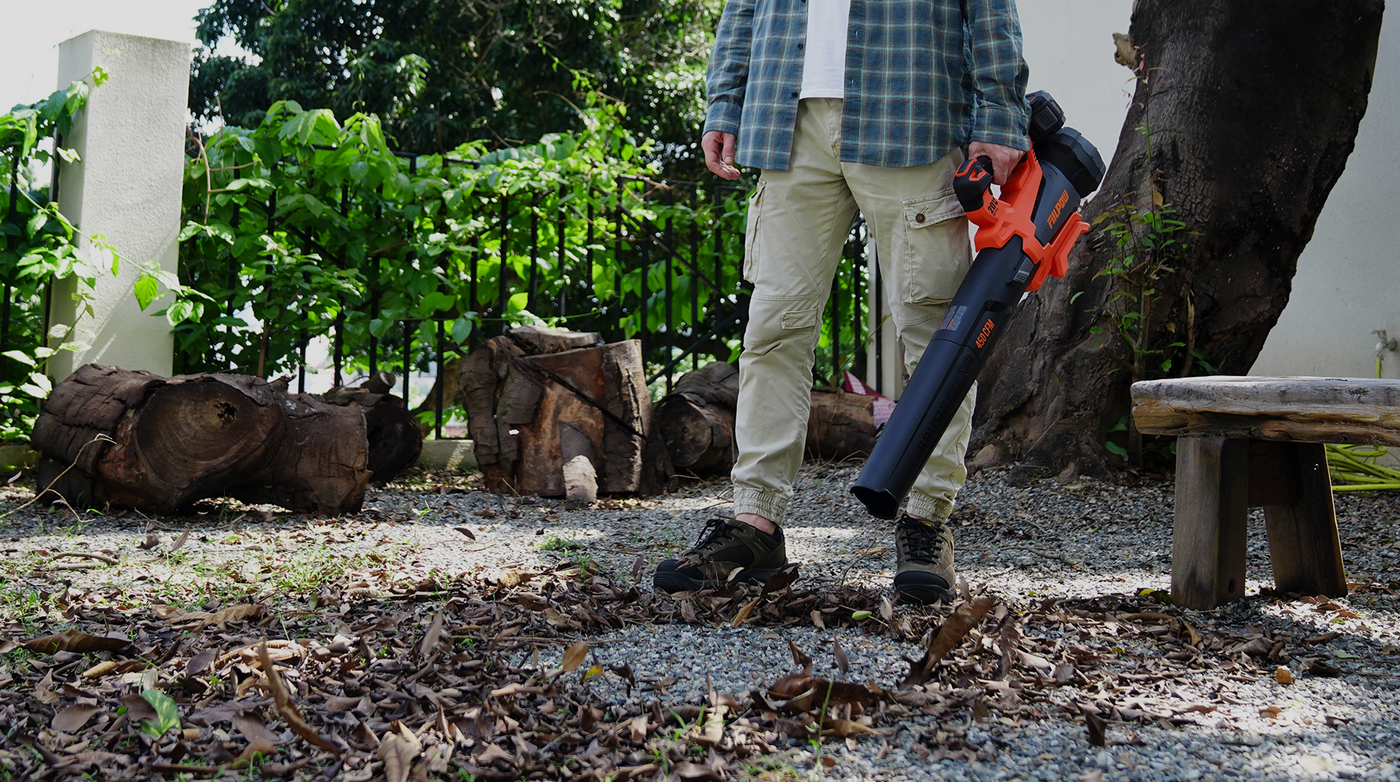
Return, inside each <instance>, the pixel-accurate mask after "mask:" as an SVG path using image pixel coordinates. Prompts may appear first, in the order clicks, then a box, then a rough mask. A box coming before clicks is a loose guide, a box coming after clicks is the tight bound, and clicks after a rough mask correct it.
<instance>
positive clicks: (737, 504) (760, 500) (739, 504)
mask: <svg viewBox="0 0 1400 782" xmlns="http://www.w3.org/2000/svg"><path fill="white" fill-rule="evenodd" d="M787 504H788V496H787V495H786V494H784V493H783V492H781V491H778V490H777V489H740V488H735V489H734V515H736V516H737V515H739V514H740V513H755V514H758V515H759V516H762V517H764V518H765V519H769V520H770V521H772V522H773V523H774V524H781V523H782V522H783V519H784V517H786V516H787Z"/></svg>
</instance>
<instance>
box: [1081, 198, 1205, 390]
mask: <svg viewBox="0 0 1400 782" xmlns="http://www.w3.org/2000/svg"><path fill="white" fill-rule="evenodd" d="M1149 200H1150V203H1149V204H1148V205H1147V206H1145V207H1144V206H1138V205H1136V204H1132V203H1123V204H1120V205H1119V206H1118V207H1116V208H1114V209H1112V210H1110V211H1108V212H1105V213H1104V214H1102V215H1100V216H1099V219H1098V220H1097V221H1096V222H1105V221H1107V222H1108V224H1107V225H1105V226H1104V227H1103V232H1104V233H1105V234H1107V235H1108V236H1109V237H1111V238H1112V239H1113V241H1114V246H1115V248H1116V250H1117V252H1115V253H1114V255H1113V257H1111V258H1110V259H1109V260H1108V262H1107V263H1106V264H1104V267H1103V268H1102V269H1100V270H1099V272H1098V273H1097V274H1096V275H1095V277H1096V278H1097V277H1109V278H1111V279H1112V281H1113V285H1112V289H1111V293H1110V294H1109V297H1108V304H1109V306H1108V307H1106V308H1104V309H1103V310H1101V313H1102V318H1103V319H1104V320H1106V321H1107V322H1108V323H1109V325H1110V326H1111V328H1112V330H1113V332H1114V333H1115V334H1116V336H1117V337H1118V340H1117V344H1120V345H1121V346H1122V347H1121V349H1118V350H1113V349H1112V348H1110V349H1109V355H1110V356H1112V357H1113V358H1114V359H1115V360H1116V361H1117V363H1118V365H1119V367H1121V368H1122V369H1124V370H1126V371H1127V372H1128V373H1129V375H1131V377H1132V379H1133V381H1134V382H1136V381H1138V380H1146V379H1149V378H1152V377H1163V376H1166V375H1168V374H1170V373H1171V371H1172V367H1173V364H1174V362H1175V360H1176V359H1177V357H1178V355H1179V354H1180V353H1181V352H1182V349H1188V350H1189V349H1194V347H1195V346H1194V345H1190V346H1188V344H1187V343H1186V342H1185V341H1183V340H1184V339H1185V338H1186V335H1181V336H1180V338H1176V339H1173V341H1171V342H1168V343H1166V344H1161V342H1160V341H1159V340H1157V339H1155V330H1154V323H1153V318H1154V316H1156V315H1158V314H1159V313H1157V312H1156V311H1155V309H1154V308H1155V306H1156V305H1157V304H1158V303H1159V302H1160V301H1161V299H1162V294H1161V292H1160V287H1161V285H1162V282H1163V281H1164V280H1165V279H1166V278H1167V277H1169V276H1170V275H1171V274H1173V273H1174V272H1175V271H1176V267H1175V265H1174V264H1175V260H1176V259H1177V258H1179V257H1181V253H1182V252H1183V251H1184V250H1185V235H1186V223H1184V222H1182V221H1181V220H1178V219H1176V218H1175V216H1174V215H1175V214H1176V210H1175V209H1174V208H1172V205H1171V204H1169V203H1167V202H1166V201H1165V200H1164V199H1163V198H1162V194H1161V192H1160V191H1158V190H1156V189H1155V188H1154V189H1153V190H1152V192H1151V195H1150V198H1149ZM1192 325H1193V324H1191V323H1188V324H1186V327H1185V330H1186V331H1188V332H1189V330H1190V328H1191V326H1192ZM1164 328H1165V329H1166V331H1167V333H1168V334H1171V335H1172V336H1173V337H1177V336H1178V335H1177V332H1178V325H1177V324H1176V323H1175V322H1167V323H1166V324H1165V325H1164ZM1193 341H1194V338H1193ZM1187 355H1190V354H1189V353H1188V354H1187Z"/></svg>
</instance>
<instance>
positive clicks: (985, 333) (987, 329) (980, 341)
mask: <svg viewBox="0 0 1400 782" xmlns="http://www.w3.org/2000/svg"><path fill="white" fill-rule="evenodd" d="M996 327H997V326H996V324H995V323H993V322H992V319H991V318H988V319H987V322H986V323H983V324H982V333H981V334H978V335H977V347H979V348H984V347H986V346H987V338H988V337H990V336H992V330H993V329H995V328H996Z"/></svg>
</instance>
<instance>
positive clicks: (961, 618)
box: [903, 595, 996, 687]
mask: <svg viewBox="0 0 1400 782" xmlns="http://www.w3.org/2000/svg"><path fill="white" fill-rule="evenodd" d="M995 604H996V598H994V597H990V596H988V595H983V596H981V597H978V598H974V599H972V600H969V601H966V602H964V603H962V604H961V605H959V606H958V607H957V610H955V611H953V615H952V616H950V617H948V619H947V620H946V621H944V622H943V626H942V627H941V628H939V630H938V634H937V635H935V636H934V637H933V639H932V640H931V641H929V645H928V651H927V652H926V653H925V654H924V659H922V660H920V661H919V662H917V663H915V664H914V665H913V666H911V667H910V669H909V675H908V676H906V677H905V679H904V685H903V686H905V687H909V686H912V685H915V684H923V683H924V682H926V681H928V680H929V677H930V676H932V675H933V669H934V668H935V667H937V665H938V663H939V661H940V660H942V659H943V658H944V657H946V656H947V655H948V653H949V652H951V651H953V649H954V648H956V647H957V645H958V644H960V643H962V640H963V639H964V638H966V637H967V634H968V633H969V632H970V631H971V630H972V628H974V627H976V626H977V625H978V623H979V622H981V621H982V617H984V616H986V615H987V612H988V611H990V610H992V606H993V605H995Z"/></svg>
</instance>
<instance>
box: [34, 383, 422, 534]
mask: <svg viewBox="0 0 1400 782" xmlns="http://www.w3.org/2000/svg"><path fill="white" fill-rule="evenodd" d="M414 433H415V434H416V430H414ZM31 440H32V442H33V445H34V447H35V449H37V450H38V451H40V452H41V453H43V454H44V455H45V457H46V460H45V462H44V463H43V464H42V465H41V466H40V469H39V475H38V483H39V488H40V490H41V491H43V490H46V489H51V490H52V491H54V492H56V493H58V494H59V495H61V496H62V497H63V499H64V500H65V501H66V502H68V503H69V504H71V505H74V506H89V507H102V506H107V505H111V506H116V507H128V508H137V509H139V510H148V511H154V512H156V513H170V512H173V511H177V510H180V509H182V508H186V507H188V506H189V505H190V504H192V503H194V502H195V501H196V500H200V499H204V498H208V497H224V496H228V497H234V498H236V499H239V500H242V501H244V502H250V503H272V504H275V505H281V506H282V507H284V508H288V509H290V510H297V511H302V510H306V511H314V512H318V513H329V514H334V513H346V512H354V511H357V510H359V507H360V503H361V502H362V500H363V499H364V494H365V485H366V483H367V482H368V481H369V478H370V472H369V470H368V469H367V467H366V463H367V459H368V452H369V448H368V441H367V439H366V435H365V415H364V413H363V412H362V411H361V409H360V408H358V407H353V406H352V407H340V406H337V405H333V404H329V403H327V402H325V401H323V400H321V399H319V398H317V397H315V396H312V395H309V394H289V393H287V386H286V383H285V381H280V382H274V383H268V382H266V381H264V380H262V379H259V378H254V377H247V376H242V375H223V374H216V375H186V376H179V377H172V378H163V377H159V376H157V375H152V374H150V373H149V372H130V371H127V370H122V369H116V368H113V367H103V366H98V365H96V364H87V365H85V366H83V367H80V368H79V369H78V371H77V372H75V373H74V374H73V375H72V376H71V377H69V378H68V379H67V380H64V381H63V382H62V383H60V384H58V386H56V387H55V388H54V390H53V393H52V394H50V395H49V398H48V399H47V400H46V401H45V402H44V406H43V412H42V413H41V415H40V416H39V419H38V421H37V422H36V423H35V426H34V433H33V435H32V437H31Z"/></svg>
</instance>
